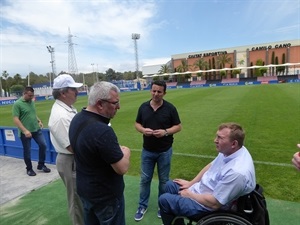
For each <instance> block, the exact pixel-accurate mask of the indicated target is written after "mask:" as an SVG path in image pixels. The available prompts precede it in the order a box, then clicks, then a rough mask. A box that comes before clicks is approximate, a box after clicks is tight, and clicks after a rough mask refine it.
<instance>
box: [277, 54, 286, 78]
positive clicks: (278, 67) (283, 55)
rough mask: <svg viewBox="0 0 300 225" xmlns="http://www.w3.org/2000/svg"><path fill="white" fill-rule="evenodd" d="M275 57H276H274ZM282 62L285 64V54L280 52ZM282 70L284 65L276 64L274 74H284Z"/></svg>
mask: <svg viewBox="0 0 300 225" xmlns="http://www.w3.org/2000/svg"><path fill="white" fill-rule="evenodd" d="M276 58H277V57H276ZM277 62H278V58H277ZM281 63H282V64H285V54H284V53H283V54H282V62H281ZM284 70H285V66H277V67H276V75H278V74H280V73H282V75H284Z"/></svg>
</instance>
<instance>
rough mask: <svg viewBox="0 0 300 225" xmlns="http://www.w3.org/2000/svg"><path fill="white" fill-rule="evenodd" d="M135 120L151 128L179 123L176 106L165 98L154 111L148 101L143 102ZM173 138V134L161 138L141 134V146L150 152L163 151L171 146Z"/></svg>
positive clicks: (166, 126) (167, 126)
mask: <svg viewBox="0 0 300 225" xmlns="http://www.w3.org/2000/svg"><path fill="white" fill-rule="evenodd" d="M135 121H136V122H137V123H140V124H142V126H143V127H145V128H151V129H153V130H156V129H168V128H170V127H172V126H174V125H178V124H180V123H181V122H180V118H179V115H178V112H177V109H176V107H175V106H174V105H173V104H171V103H170V102H168V101H166V100H163V104H162V105H161V107H159V108H158V109H157V110H156V111H154V110H153V108H152V107H151V105H150V101H147V102H144V103H143V104H142V105H141V106H140V108H139V110H138V114H137V117H136V120H135ZM173 139H174V138H173V135H168V136H165V137H162V138H156V137H155V136H145V135H143V140H144V142H143V148H145V149H146V150H148V151H152V152H164V151H167V150H168V149H169V148H170V147H172V144H173Z"/></svg>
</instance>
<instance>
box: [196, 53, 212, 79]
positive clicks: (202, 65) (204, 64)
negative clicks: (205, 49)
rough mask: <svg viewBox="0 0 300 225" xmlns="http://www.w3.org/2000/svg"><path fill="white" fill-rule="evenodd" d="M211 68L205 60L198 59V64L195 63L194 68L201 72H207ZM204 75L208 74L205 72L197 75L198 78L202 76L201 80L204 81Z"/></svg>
mask: <svg viewBox="0 0 300 225" xmlns="http://www.w3.org/2000/svg"><path fill="white" fill-rule="evenodd" d="M208 67H209V65H208V62H207V61H205V60H204V59H203V58H200V59H198V60H197V61H196V62H194V68H195V69H199V70H207V69H208ZM203 74H206V73H205V72H204V73H197V76H199V77H200V76H201V79H202V75H203ZM204 79H205V77H204Z"/></svg>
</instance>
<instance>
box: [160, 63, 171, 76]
mask: <svg viewBox="0 0 300 225" xmlns="http://www.w3.org/2000/svg"><path fill="white" fill-rule="evenodd" d="M169 72H170V67H169V66H168V64H164V65H161V67H160V70H159V71H158V73H159V74H164V73H169Z"/></svg>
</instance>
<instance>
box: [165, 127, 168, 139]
mask: <svg viewBox="0 0 300 225" xmlns="http://www.w3.org/2000/svg"><path fill="white" fill-rule="evenodd" d="M165 132H166V133H165V136H166V137H167V136H168V135H169V133H168V131H167V129H165Z"/></svg>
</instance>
